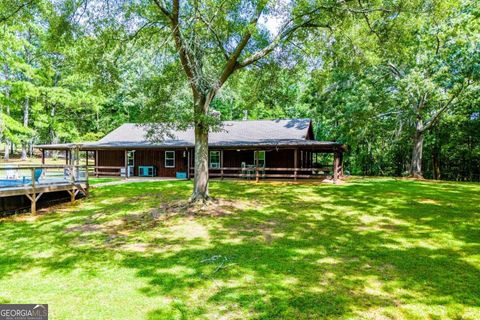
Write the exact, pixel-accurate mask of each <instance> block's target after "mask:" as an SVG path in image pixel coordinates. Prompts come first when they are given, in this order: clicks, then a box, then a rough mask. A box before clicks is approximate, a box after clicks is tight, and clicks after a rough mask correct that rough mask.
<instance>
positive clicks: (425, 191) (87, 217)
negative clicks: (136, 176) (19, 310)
mask: <svg viewBox="0 0 480 320" xmlns="http://www.w3.org/2000/svg"><path fill="white" fill-rule="evenodd" d="M190 190H191V183H190V182H186V181H160V182H145V183H132V184H124V185H112V186H104V187H101V188H97V189H94V190H93V191H92V195H91V197H90V198H88V199H86V200H83V201H79V202H78V203H77V204H75V205H74V206H71V205H63V206H59V207H56V208H54V209H51V210H50V212H46V213H43V214H42V215H40V216H37V217H31V216H29V215H21V216H15V217H11V218H7V219H3V220H1V221H0V239H1V242H0V303H48V304H49V309H50V314H51V317H50V318H51V319H192V318H193V319H245V318H260V319H323V318H331V319H339V318H340V319H341V318H345V319H346V318H348V319H352V318H354V319H391V318H393V319H449V318H450V319H479V318H480V208H479V207H480V184H467V183H434V182H418V181H409V180H394V179H355V180H351V181H349V182H348V183H346V184H344V185H327V184H322V185H318V184H308V183H306V184H291V183H268V182H261V183H258V184H255V183H253V182H212V183H211V193H212V194H213V195H215V196H217V197H218V198H221V199H222V202H221V206H219V207H217V208H216V209H215V210H213V211H211V212H208V213H203V214H197V215H194V214H191V213H182V212H181V210H176V211H175V210H172V207H171V206H169V207H165V204H166V203H170V202H172V201H175V200H177V199H184V198H186V197H187V196H188V195H189V193H190ZM230 200H234V201H230ZM165 208H166V210H165ZM173 208H175V207H173ZM165 211H167V214H165Z"/></svg>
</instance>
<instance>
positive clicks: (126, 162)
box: [125, 150, 128, 179]
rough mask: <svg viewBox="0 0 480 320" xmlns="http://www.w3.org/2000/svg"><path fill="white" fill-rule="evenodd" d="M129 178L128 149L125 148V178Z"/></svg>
mask: <svg viewBox="0 0 480 320" xmlns="http://www.w3.org/2000/svg"><path fill="white" fill-rule="evenodd" d="M127 178H128V151H127V150H125V179H127Z"/></svg>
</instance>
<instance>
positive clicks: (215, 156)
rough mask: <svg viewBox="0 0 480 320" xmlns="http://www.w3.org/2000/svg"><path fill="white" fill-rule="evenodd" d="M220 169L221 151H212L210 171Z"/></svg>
mask: <svg viewBox="0 0 480 320" xmlns="http://www.w3.org/2000/svg"><path fill="white" fill-rule="evenodd" d="M218 168H220V151H210V169H218Z"/></svg>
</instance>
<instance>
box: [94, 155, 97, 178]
mask: <svg viewBox="0 0 480 320" xmlns="http://www.w3.org/2000/svg"><path fill="white" fill-rule="evenodd" d="M94 171H95V176H96V177H97V178H98V150H95V167H94Z"/></svg>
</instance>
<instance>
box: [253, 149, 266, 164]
mask: <svg viewBox="0 0 480 320" xmlns="http://www.w3.org/2000/svg"><path fill="white" fill-rule="evenodd" d="M255 152H256V153H257V159H258V166H259V167H260V168H265V163H266V161H265V151H255Z"/></svg>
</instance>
